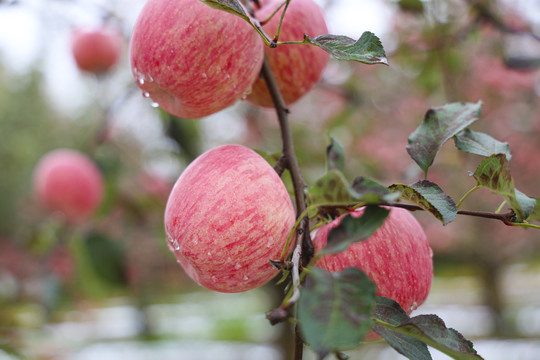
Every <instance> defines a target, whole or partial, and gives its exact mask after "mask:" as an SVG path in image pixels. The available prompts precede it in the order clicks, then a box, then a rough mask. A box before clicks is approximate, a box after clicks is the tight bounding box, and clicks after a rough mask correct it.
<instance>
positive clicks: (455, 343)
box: [372, 298, 482, 360]
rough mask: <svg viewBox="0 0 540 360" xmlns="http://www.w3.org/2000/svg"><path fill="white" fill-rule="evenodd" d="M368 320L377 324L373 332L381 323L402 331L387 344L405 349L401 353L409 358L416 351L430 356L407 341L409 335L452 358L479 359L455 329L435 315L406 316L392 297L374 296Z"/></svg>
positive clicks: (413, 355)
mask: <svg viewBox="0 0 540 360" xmlns="http://www.w3.org/2000/svg"><path fill="white" fill-rule="evenodd" d="M372 320H373V321H374V322H375V323H376V324H378V325H380V326H373V329H374V330H375V331H377V332H378V331H381V327H385V328H387V329H388V330H390V331H392V332H396V333H401V334H403V335H406V337H401V338H397V337H396V338H393V337H391V341H392V342H391V343H390V344H391V345H392V346H394V345H396V347H395V348H396V350H398V351H399V352H401V353H403V352H408V353H407V354H404V355H405V356H407V357H409V359H415V360H416V359H417V357H415V356H417V355H420V357H419V359H430V358H431V356H430V357H426V356H427V354H426V353H425V351H424V350H423V349H422V348H421V347H420V346H419V344H418V343H415V342H412V341H409V340H410V338H413V339H416V340H420V341H421V342H423V343H425V344H427V345H429V346H431V347H433V348H435V349H437V350H439V351H441V352H442V353H444V354H446V355H448V356H450V357H451V358H453V359H456V360H480V359H482V357H481V356H480V355H478V353H477V352H476V350H475V349H474V347H473V344H472V343H471V342H470V341H469V340H467V339H465V338H464V337H463V335H461V334H460V333H459V332H457V331H456V330H454V329H450V328H447V327H446V325H445V323H444V321H442V320H441V319H440V318H439V317H437V316H436V315H419V316H416V317H413V318H409V316H408V315H407V314H405V312H404V311H403V309H401V307H400V306H399V305H398V304H397V303H396V302H395V301H393V300H390V299H385V298H377V306H376V308H375V311H374V313H373V317H372ZM386 335H388V332H387V331H381V336H383V337H385V336H386ZM396 336H397V335H396ZM385 339H386V337H385ZM402 351H403V352H402Z"/></svg>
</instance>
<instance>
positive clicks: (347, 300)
mask: <svg viewBox="0 0 540 360" xmlns="http://www.w3.org/2000/svg"><path fill="white" fill-rule="evenodd" d="M375 292H376V288H375V285H374V284H373V282H372V281H371V280H370V279H369V278H368V276H367V275H366V274H365V273H364V272H363V271H361V270H359V269H356V268H347V269H345V270H343V271H341V272H336V273H330V272H328V271H326V270H323V269H320V268H316V267H315V268H311V269H310V271H309V275H308V276H307V278H306V282H305V284H304V287H303V288H302V292H301V295H300V299H299V302H298V321H299V326H300V331H301V334H302V337H303V339H304V341H305V342H306V343H307V344H309V345H310V346H311V347H312V348H313V349H314V350H315V351H316V352H317V354H318V355H319V358H320V359H322V358H323V357H324V356H326V355H327V354H328V353H330V352H337V351H341V350H345V349H350V348H353V347H355V346H357V345H358V344H359V343H360V342H361V341H362V339H363V338H364V336H365V335H366V334H367V332H368V331H369V329H370V326H371V324H370V321H369V319H370V314H371V311H372V309H373V307H374V305H375Z"/></svg>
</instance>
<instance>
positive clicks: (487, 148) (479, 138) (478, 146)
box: [454, 129, 512, 160]
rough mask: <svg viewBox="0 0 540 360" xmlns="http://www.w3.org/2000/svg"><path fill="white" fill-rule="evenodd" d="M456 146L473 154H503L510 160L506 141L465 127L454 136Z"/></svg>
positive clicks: (510, 156)
mask: <svg viewBox="0 0 540 360" xmlns="http://www.w3.org/2000/svg"><path fill="white" fill-rule="evenodd" d="M454 140H455V143H456V147H457V148H458V149H459V150H461V151H465V152H468V153H471V154H475V155H481V156H491V155H494V154H504V155H505V156H506V159H508V160H510V159H511V158H512V155H511V154H510V146H509V145H508V143H506V142H500V141H498V140H496V139H494V138H492V137H491V136H489V135H487V134H484V133H480V132H475V131H471V130H469V129H465V130H463V131H462V132H460V133H459V134H457V135H456V137H455V138H454Z"/></svg>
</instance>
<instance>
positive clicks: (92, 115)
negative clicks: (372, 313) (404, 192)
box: [0, 0, 540, 360]
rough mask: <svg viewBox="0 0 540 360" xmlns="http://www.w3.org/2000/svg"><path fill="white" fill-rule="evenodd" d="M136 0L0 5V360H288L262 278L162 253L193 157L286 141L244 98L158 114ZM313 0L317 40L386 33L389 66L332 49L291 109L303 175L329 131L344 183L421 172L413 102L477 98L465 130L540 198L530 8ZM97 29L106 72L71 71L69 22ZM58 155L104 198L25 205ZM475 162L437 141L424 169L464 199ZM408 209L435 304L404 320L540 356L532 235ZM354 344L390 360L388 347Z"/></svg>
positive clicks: (538, 48) (478, 205)
mask: <svg viewBox="0 0 540 360" xmlns="http://www.w3.org/2000/svg"><path fill="white" fill-rule="evenodd" d="M292 1H295V0H292ZM143 3H144V2H143V1H137V2H135V1H129V2H128V1H110V2H106V1H102V2H101V1H73V2H65V1H52V0H50V1H37V0H36V1H30V0H28V1H25V0H19V1H2V2H0V54H1V57H0V193H1V194H2V200H1V201H0V305H1V306H0V349H1V352H0V358H7V359H9V358H19V357H27V358H31V359H58V358H66V359H94V358H99V359H103V358H105V359H107V358H111V359H112V358H118V357H131V358H135V359H139V358H140V359H147V358H154V357H156V358H157V357H159V358H163V359H168V358H171V359H173V358H174V359H200V358H202V359H206V358H215V357H218V358H221V359H228V358H231V359H244V358H245V359H248V358H256V359H263V360H264V359H281V358H286V356H288V350H289V349H290V344H289V342H290V341H291V335H290V334H288V333H287V332H285V331H284V325H283V324H280V325H277V326H275V327H272V326H270V324H269V323H268V321H267V320H266V319H264V313H265V312H267V311H269V310H270V309H272V308H273V307H275V306H276V305H277V304H279V302H280V299H279V296H280V293H278V292H276V291H275V286H273V285H272V284H271V283H270V284H268V285H267V286H265V287H263V288H260V289H257V290H253V291H250V292H247V293H240V294H219V293H212V292H210V291H205V290H203V289H202V288H200V287H198V286H196V285H195V284H194V283H193V282H192V281H191V280H190V279H189V278H188V277H187V276H186V275H185V274H184V273H183V272H182V269H181V268H180V267H179V266H178V264H177V263H176V261H175V259H174V256H171V254H170V252H169V251H168V250H167V244H166V240H165V239H166V236H165V233H164V229H163V211H164V208H165V203H166V200H167V197H168V195H169V192H170V190H171V187H172V184H173V183H174V181H175V180H176V178H177V177H178V175H179V174H180V172H181V171H182V170H183V169H184V168H185V167H186V166H187V164H189V163H190V162H191V161H192V160H193V159H194V158H195V157H197V156H198V155H199V154H201V153H202V152H204V151H206V150H208V149H210V148H213V147H215V146H217V145H221V144H229V143H238V144H242V145H245V146H248V147H252V148H256V149H263V150H265V151H268V152H279V151H280V149H281V138H280V134H279V127H278V124H277V122H276V115H275V111H273V110H272V109H269V110H263V109H261V108H258V107H254V106H252V105H249V104H248V103H246V102H244V101H240V102H238V103H237V104H236V105H235V106H233V107H232V108H229V109H227V110H224V111H222V112H219V113H217V114H214V115H211V116H209V117H205V118H203V119H201V120H184V119H177V118H174V117H172V116H171V115H168V114H166V113H165V112H163V111H162V110H160V109H159V108H155V107H153V106H152V105H153V104H152V101H151V100H150V99H147V98H145V97H143V96H142V94H141V91H140V90H139V89H138V88H137V86H136V84H135V82H134V80H133V79H132V75H131V70H130V68H129V61H128V53H127V52H128V41H129V37H130V35H131V31H132V28H133V24H134V22H135V18H136V16H137V15H138V13H139V11H140V9H141V7H142V5H143ZM318 3H319V4H320V5H321V6H322V7H323V9H324V12H325V15H326V16H327V21H328V25H329V32H330V33H332V34H343V35H347V36H350V37H352V38H354V39H357V38H359V37H360V35H361V34H362V33H363V31H366V30H369V31H372V32H373V33H375V34H376V35H377V36H379V37H380V39H381V41H382V44H383V46H384V48H385V50H386V55H387V58H388V62H389V66H382V65H376V66H368V65H364V64H359V63H355V62H345V61H337V60H335V59H331V60H330V61H329V64H328V65H327V67H326V70H325V73H324V75H323V78H322V79H321V81H320V82H319V83H318V85H317V87H316V88H315V89H313V90H312V91H311V92H310V93H308V94H307V95H306V96H305V97H303V98H302V99H301V100H300V101H298V102H297V103H295V104H293V105H291V106H290V107H289V109H290V115H289V117H290V123H291V127H292V133H293V138H294V142H295V143H294V145H295V150H296V154H297V156H298V161H299V163H300V167H301V169H302V174H303V176H304V178H305V181H306V183H307V184H308V185H312V184H314V183H315V182H316V180H317V179H318V178H319V177H321V176H322V175H324V173H325V171H326V147H327V145H328V144H329V142H330V137H331V138H333V139H335V140H336V141H337V142H339V144H341V146H342V147H343V149H344V153H345V161H346V166H345V170H344V172H345V174H346V175H347V176H348V177H350V178H354V177H356V176H359V175H363V176H368V177H372V178H375V179H377V180H378V181H380V182H381V183H383V184H386V185H390V184H393V183H403V184H407V183H412V182H414V181H416V180H418V179H420V178H423V173H422V170H421V169H420V168H419V167H418V166H417V165H416V164H415V163H414V161H413V160H412V159H411V157H410V156H409V155H408V154H407V151H406V146H407V138H408V137H409V135H410V134H411V133H412V132H413V131H414V130H415V129H416V128H417V127H418V125H419V124H420V123H421V122H422V120H423V118H424V115H425V113H426V111H427V110H428V109H429V108H432V107H438V106H441V105H444V104H447V103H453V102H457V101H464V102H470V103H476V102H478V101H482V111H481V118H480V119H479V120H478V121H477V122H476V123H475V124H474V130H475V131H482V132H485V133H488V134H490V135H491V136H493V137H494V138H496V139H498V140H500V141H504V142H508V144H509V146H510V151H511V153H512V159H511V169H512V175H513V178H514V182H515V184H516V187H518V188H519V189H520V191H522V192H523V193H525V194H527V195H529V196H532V197H538V196H539V192H538V189H537V187H538V185H537V184H538V179H540V166H539V165H540V162H539V160H538V156H539V155H540V141H539V140H538V139H539V135H540V117H539V116H540V115H539V114H540V112H539V111H538V110H539V109H538V106H539V99H538V97H539V96H540V90H539V89H540V77H539V75H540V73H539V72H538V70H537V69H538V68H537V67H538V66H539V65H540V41H539V40H538V35H537V33H535V29H536V30H538V26H540V4H538V2H536V1H533V0H529V1H526V0H523V1H517V2H516V1H507V2H498V1H473V0H471V1H458V0H456V1H438V0H432V1H425V2H418V1H412V0H411V1H379V2H376V5H374V4H375V2H370V1H355V2H352V1H339V0H334V1H332V0H327V1H319V2H318ZM353 9H354V10H353ZM104 23H107V24H108V25H110V26H112V27H113V28H116V29H117V30H118V31H119V32H120V34H122V36H123V40H122V41H123V47H122V55H121V58H120V61H119V63H118V64H116V65H115V66H114V67H113V68H112V69H111V70H109V71H107V72H106V73H103V74H100V75H98V76H96V75H93V74H89V73H85V72H82V71H79V69H77V67H76V65H75V61H74V59H73V57H72V54H71V50H70V46H71V32H72V30H73V29H75V28H80V27H84V26H97V25H101V24H104ZM535 34H536V35H535ZM57 148H72V149H77V150H79V151H81V152H83V153H85V154H87V155H89V156H90V157H91V158H92V159H94V161H95V162H96V163H97V165H98V167H99V168H100V170H101V171H102V173H103V176H104V181H105V195H104V202H103V203H102V204H101V206H100V208H99V210H98V211H97V213H96V214H95V215H94V216H93V217H92V218H91V219H88V220H87V221H85V222H84V223H82V224H77V225H76V226H73V225H71V224H66V223H65V222H64V219H62V218H59V217H57V216H51V214H49V213H48V212H47V211H44V210H43V209H42V208H40V207H39V206H36V203H35V199H33V196H32V176H33V175H32V174H33V171H34V167H35V165H36V163H37V162H38V160H39V159H40V158H41V156H42V155H43V154H45V153H46V152H48V151H50V150H53V149H57ZM478 162H479V158H478V157H477V156H474V155H470V154H465V153H462V152H458V151H456V149H455V147H454V146H453V144H451V142H450V143H448V144H446V145H445V146H443V148H442V149H441V151H440V152H439V153H438V155H437V158H436V159H435V163H434V165H433V166H432V167H431V168H430V174H429V179H430V180H432V181H434V182H436V183H437V184H439V185H440V186H441V187H443V188H444V189H445V192H446V193H447V194H449V195H450V196H452V197H453V198H455V199H459V198H460V197H461V196H462V195H463V194H464V193H466V192H467V191H468V190H469V189H471V188H472V187H474V185H475V181H474V179H473V178H472V177H470V176H469V172H474V170H475V169H476V166H477V165H478ZM500 202H501V200H500V198H499V197H497V196H494V195H491V194H490V192H489V191H488V190H485V189H480V190H478V191H476V192H475V193H473V194H472V195H471V196H470V197H469V198H467V200H466V201H465V202H464V203H463V206H464V208H467V209H473V210H486V209H487V210H493V209H496V208H497V207H498V206H499V204H500ZM413 214H414V216H415V217H416V218H417V219H418V220H419V221H420V222H421V223H422V224H423V226H424V229H425V231H426V233H427V235H428V239H429V241H430V244H431V247H432V248H433V251H434V270H435V278H434V282H433V286H432V290H431V293H430V296H429V297H428V300H427V302H426V303H425V304H424V305H422V306H421V307H420V308H419V309H418V310H417V311H416V312H415V313H413V315H415V314H422V313H426V314H427V313H430V314H431V313H435V314H437V315H438V316H439V317H441V318H442V319H443V320H444V321H445V322H446V325H447V326H449V327H453V328H456V329H457V330H458V331H460V332H461V333H463V335H465V336H466V337H467V338H468V339H470V340H472V341H473V343H474V345H475V349H476V350H477V351H478V353H479V354H480V355H481V356H483V357H484V358H485V359H511V358H516V359H517V358H519V359H535V358H536V356H537V355H536V354H538V352H539V351H540V340H539V338H540V271H539V270H540V268H539V260H540V256H539V255H540V236H539V232H538V231H537V230H535V229H522V228H517V227H507V226H505V225H504V224H502V223H501V222H499V221H496V220H493V219H479V218H473V217H468V216H458V217H457V218H456V220H455V221H453V222H451V223H450V224H448V225H446V226H442V225H441V223H440V222H439V221H437V220H436V219H434V218H433V217H432V216H430V215H428V214H426V213H423V212H419V211H416V212H414V213H413ZM347 353H348V354H349V355H351V358H352V359H399V358H403V357H400V355H398V354H397V353H396V352H394V351H393V350H391V349H390V348H389V347H388V346H387V345H386V343H384V342H382V341H379V342H374V343H366V344H364V345H362V346H361V347H359V348H357V349H355V350H351V351H348V352H347ZM432 355H433V358H437V359H438V358H440V359H446V358H448V357H446V356H445V355H442V354H439V353H438V352H437V351H433V352H432ZM310 356H311V357H313V356H314V354H312V353H309V352H307V353H306V354H305V357H306V358H309V357H310Z"/></svg>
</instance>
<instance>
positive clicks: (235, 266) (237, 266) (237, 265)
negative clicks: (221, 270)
mask: <svg viewBox="0 0 540 360" xmlns="http://www.w3.org/2000/svg"><path fill="white" fill-rule="evenodd" d="M241 267H242V265H240V263H236V265H234V268H235V269H236V270H239V269H240V268H241Z"/></svg>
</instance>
